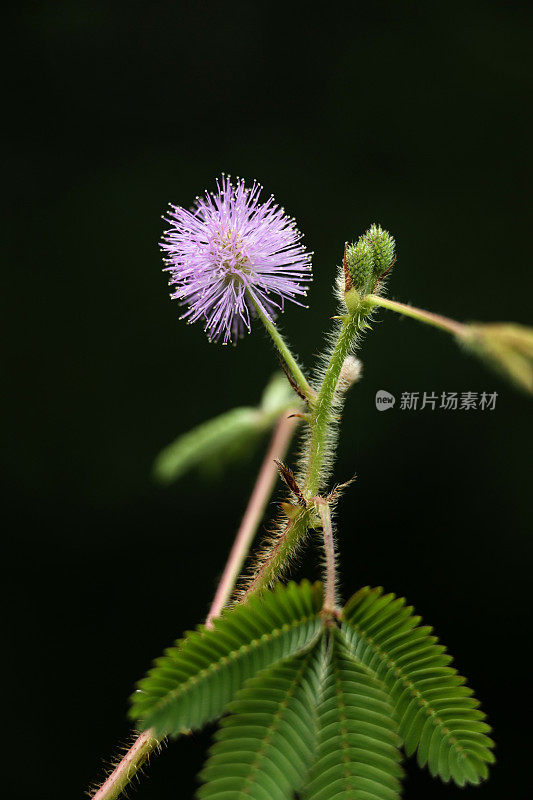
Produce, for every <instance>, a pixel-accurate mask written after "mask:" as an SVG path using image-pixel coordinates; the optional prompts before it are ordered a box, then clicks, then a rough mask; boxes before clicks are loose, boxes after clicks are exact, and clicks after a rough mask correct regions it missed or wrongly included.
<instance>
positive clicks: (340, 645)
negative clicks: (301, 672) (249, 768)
mask: <svg viewBox="0 0 533 800" xmlns="http://www.w3.org/2000/svg"><path fill="white" fill-rule="evenodd" d="M317 714H318V742H317V753H316V761H315V764H314V765H313V768H312V769H311V772H310V775H309V780H308V782H307V785H306V786H305V787H304V789H303V792H302V795H303V797H304V798H305V800H334V799H335V800H394V799H395V798H398V797H399V796H400V778H401V776H402V774H403V770H402V767H401V765H400V762H401V754H400V751H399V749H398V748H399V745H400V743H401V742H400V737H399V736H398V734H397V732H396V722H395V719H394V713H393V710H392V707H391V705H390V701H389V698H388V696H387V694H386V693H385V692H384V690H383V689H382V688H381V686H380V685H379V683H378V682H377V681H376V679H375V678H374V676H373V674H372V672H371V671H370V670H368V669H367V668H366V667H364V666H362V665H361V664H359V663H357V661H356V660H355V659H354V658H353V657H352V655H351V654H350V652H349V651H348V648H347V647H346V643H345V641H344V638H343V636H342V634H341V633H340V632H339V631H338V630H337V629H334V630H333V631H332V633H331V639H330V641H329V643H328V648H327V652H326V663H325V674H324V676H323V680H322V697H321V700H320V702H319V705H318V709H317Z"/></svg>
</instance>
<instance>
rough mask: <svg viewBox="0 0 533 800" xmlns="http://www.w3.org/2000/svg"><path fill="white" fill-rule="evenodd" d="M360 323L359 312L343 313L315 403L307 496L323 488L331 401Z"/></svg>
mask: <svg viewBox="0 0 533 800" xmlns="http://www.w3.org/2000/svg"><path fill="white" fill-rule="evenodd" d="M360 326H361V317H360V316H359V315H358V314H353V315H352V314H346V315H345V316H343V318H342V325H341V329H340V331H339V336H338V338H337V341H336V343H335V347H334V349H333V352H332V354H331V357H330V360H329V363H328V366H327V368H326V372H325V374H324V379H323V381H322V385H321V386H320V391H319V393H318V397H317V398H316V400H315V402H314V403H313V409H312V414H311V420H310V423H309V424H310V427H311V441H310V446H309V455H308V461H307V468H306V477H305V485H304V488H303V491H304V494H305V496H306V498H307V499H309V498H310V497H312V496H313V495H316V494H317V493H318V492H319V490H320V476H321V472H322V468H323V465H324V458H325V455H326V452H325V451H326V437H327V433H328V428H329V426H330V424H331V405H332V403H333V397H334V394H335V389H336V387H337V383H338V381H339V375H340V372H341V369H342V365H343V364H344V359H345V358H346V356H347V355H348V353H349V352H350V350H351V347H352V344H353V340H354V338H355V335H356V333H357V331H358V330H359V328H360Z"/></svg>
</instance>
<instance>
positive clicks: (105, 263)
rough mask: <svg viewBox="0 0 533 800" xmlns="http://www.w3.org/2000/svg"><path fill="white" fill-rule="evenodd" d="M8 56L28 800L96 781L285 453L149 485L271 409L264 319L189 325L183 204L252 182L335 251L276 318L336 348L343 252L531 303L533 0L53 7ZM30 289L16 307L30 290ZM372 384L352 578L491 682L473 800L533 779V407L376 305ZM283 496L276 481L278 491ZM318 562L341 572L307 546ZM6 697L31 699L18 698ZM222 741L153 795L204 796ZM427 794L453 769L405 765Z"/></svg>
mask: <svg viewBox="0 0 533 800" xmlns="http://www.w3.org/2000/svg"><path fill="white" fill-rule="evenodd" d="M13 9H14V10H13V11H12V12H11V13H10V14H8V16H7V24H6V31H7V33H8V43H7V50H5V51H4V54H5V55H6V54H7V61H6V66H5V68H4V70H3V89H4V96H5V102H4V108H5V109H7V112H8V113H7V125H4V128H3V137H4V145H3V148H2V150H3V157H4V159H5V167H4V178H5V187H6V188H5V190H4V191H5V199H6V200H7V203H6V211H5V213H4V216H3V218H4V222H6V223H7V225H6V232H5V235H4V237H3V238H4V242H5V243H6V245H7V247H6V258H5V275H6V278H7V283H8V290H9V292H10V293H12V296H13V298H14V299H13V301H10V302H9V303H8V304H7V305H8V308H7V318H8V327H7V334H6V337H5V341H6V343H7V345H8V358H7V366H6V371H5V374H6V378H7V386H8V388H9V394H8V396H9V400H10V403H9V406H8V408H7V412H6V414H5V421H6V422H7V424H6V426H5V427H6V434H7V437H6V438H7V441H6V447H5V449H4V452H5V462H4V474H5V477H6V486H7V493H6V500H5V502H4V511H5V514H6V516H7V514H8V513H9V512H10V511H12V512H13V517H12V520H13V521H12V522H10V523H9V524H8V525H7V526H6V529H7V538H6V544H5V548H4V554H5V555H6V560H5V566H4V574H5V576H6V580H7V583H8V586H9V588H10V600H11V601H12V602H11V603H10V606H9V612H8V613H9V619H10V624H9V644H10V653H11V655H10V658H9V662H8V664H9V671H10V675H9V676H8V681H7V683H6V684H5V686H4V691H5V693H6V699H7V701H8V703H7V706H4V708H5V713H6V716H5V718H4V725H5V727H6V728H7V729H8V733H9V737H10V739H11V741H12V743H13V744H14V745H15V746H14V752H13V755H11V756H10V758H9V760H7V761H6V763H5V764H4V778H3V781H4V784H5V783H6V782H7V783H8V784H10V785H9V791H8V795H9V797H12V798H21V799H22V798H24V799H26V798H34V797H40V798H57V797H65V798H67V797H69V798H72V797H75V796H80V797H81V796H82V794H83V790H84V789H85V788H86V787H87V786H88V785H89V783H90V782H91V781H92V780H93V779H96V778H97V777H98V774H99V772H100V773H102V771H103V769H104V768H103V766H102V765H103V761H104V760H105V759H106V758H107V757H111V755H112V753H113V752H114V749H115V747H116V744H117V742H118V741H119V740H121V739H124V738H126V737H127V735H128V724H127V722H126V716H125V714H126V708H127V702H126V701H127V697H128V694H129V693H130V691H131V689H132V687H133V684H134V682H135V680H136V679H138V678H139V677H140V676H141V675H142V674H143V672H144V671H145V669H146V668H147V666H148V665H149V663H150V660H151V658H153V657H155V656H156V655H158V654H159V653H160V651H161V650H162V649H163V647H164V646H166V645H167V644H169V643H170V642H171V641H172V639H173V638H174V637H175V636H177V635H179V634H180V633H181V631H183V630H184V629H186V628H188V627H191V626H193V625H195V624H196V623H197V622H198V621H200V620H202V618H203V617H204V615H205V614H206V611H207V609H208V606H209V603H210V600H211V598H212V595H213V591H214V588H215V586H216V581H217V576H218V575H219V574H220V571H221V569H222V566H223V564H224V560H225V556H226V553H227V551H228V548H229V545H230V542H231V539H232V535H233V532H234V531H235V528H236V526H237V524H238V521H239V518H240V515H241V513H242V511H243V509H244V506H245V503H246V497H247V493H248V492H249V491H250V489H251V487H252V485H253V479H254V474H255V472H256V470H257V468H258V466H259V464H260V460H261V453H260V452H259V451H258V452H257V453H256V454H255V455H254V456H253V457H252V458H251V459H250V460H249V461H248V462H247V463H245V464H243V465H241V466H239V467H237V468H235V469H233V470H231V471H229V470H228V472H227V473H226V474H225V475H224V476H223V477H222V478H221V480H220V481H219V482H217V483H215V484H209V483H208V482H206V481H202V480H199V479H197V478H196V477H194V476H191V477H188V478H186V479H183V480H182V481H181V482H180V483H179V484H177V485H175V486H172V487H170V488H168V489H161V488H158V487H156V486H154V484H153V483H152V481H151V478H150V465H151V461H152V459H153V457H154V455H155V454H156V453H157V452H158V450H159V449H160V448H161V447H162V446H163V445H165V444H166V443H167V442H168V441H170V440H171V439H172V438H173V437H174V436H175V435H177V434H178V433H180V432H183V431H185V430H186V429H188V428H189V427H191V426H192V425H194V424H195V423H198V422H200V421H202V420H203V419H205V418H207V417H208V416H211V415H213V414H215V413H218V412H221V411H223V410H225V409H227V408H230V407H232V406H234V405H240V404H249V403H251V404H253V403H255V402H256V401H257V399H258V397H259V394H260V391H261V389H262V386H263V385H264V383H265V382H266V380H267V378H268V376H269V375H270V373H271V372H272V370H273V368H274V361H273V354H272V350H271V347H270V345H269V343H268V342H267V341H266V338H265V336H264V334H263V332H262V331H260V330H258V329H256V330H255V331H254V334H253V335H252V336H250V337H246V339H245V340H243V341H242V342H241V343H240V344H239V346H238V347H237V348H235V349H234V348H231V347H229V348H223V347H220V346H216V345H210V344H209V343H208V342H207V340H206V338H205V336H204V334H203V332H202V329H201V327H200V326H198V325H197V326H190V327H187V326H185V325H184V324H183V323H181V322H179V321H178V307H177V305H176V304H174V303H171V302H170V301H169V299H168V291H167V286H166V278H165V276H164V275H163V274H162V273H161V272H160V256H159V253H158V247H157V242H158V239H159V237H160V233H161V230H162V222H161V219H160V215H161V214H162V213H163V212H164V209H165V206H166V204H167V202H169V201H172V202H174V203H177V204H183V205H185V206H188V205H190V203H191V202H192V200H193V198H194V196H195V195H196V194H198V193H200V192H202V191H203V190H204V188H213V186H214V180H215V178H216V176H217V175H218V174H220V172H221V171H223V170H225V171H227V172H230V173H232V174H233V175H241V176H244V177H246V178H247V179H253V178H257V179H259V180H260V181H261V182H262V183H263V184H264V186H265V193H266V194H270V192H273V193H274V194H275V196H276V198H277V199H278V200H279V201H280V202H281V203H282V204H283V205H284V206H285V207H286V208H287V210H288V211H289V212H290V213H291V214H294V215H295V216H296V218H297V220H298V224H299V226H300V228H301V229H302V230H303V231H304V232H305V234H306V243H307V245H308V246H309V248H310V249H312V250H314V251H315V257H314V273H315V282H314V284H313V288H312V291H311V293H310V306H311V307H310V310H308V311H304V310H301V309H298V308H296V307H294V308H291V309H290V311H289V312H288V313H287V314H286V315H285V317H284V319H283V328H284V331H285V333H286V335H287V336H288V337H289V339H290V340H291V342H292V343H293V345H294V348H295V349H296V351H297V352H298V353H299V354H300V356H301V357H302V358H303V359H304V361H305V363H306V364H308V365H312V364H313V361H314V354H315V353H316V352H317V351H318V349H319V348H320V347H321V336H322V332H323V331H324V330H325V328H326V327H327V325H328V324H329V317H330V316H331V315H332V314H334V313H335V302H334V300H333V297H332V292H331V286H332V283H333V280H334V276H335V266H336V264H338V263H339V261H340V258H341V255H342V248H343V243H344V241H345V240H346V239H351V238H353V237H355V236H357V235H358V234H360V233H361V232H362V231H363V230H364V229H365V228H366V227H367V226H368V225H369V223H370V222H372V221H379V222H381V223H382V224H383V225H384V226H386V227H388V228H389V229H390V230H391V231H392V232H393V233H394V235H395V236H396V238H397V242H398V256H399V259H398V264H397V267H396V268H395V272H394V275H393V277H392V280H391V282H390V293H391V296H393V297H395V298H397V299H401V300H404V301H411V302H413V303H417V304H419V305H421V306H423V307H426V308H429V309H433V310H436V311H440V312H442V313H446V314H449V315H450V316H452V317H455V318H458V319H480V320H507V319H513V320H515V321H517V322H522V323H527V322H528V321H529V317H530V314H529V311H530V299H529V294H528V293H529V292H530V291H531V288H532V287H531V278H530V275H531V272H530V259H531V254H530V250H531V246H530V233H529V220H530V212H531V208H530V206H529V205H528V201H529V191H530V178H531V174H530V171H529V172H528V170H529V169H530V163H528V155H529V150H530V137H531V126H530V121H529V120H528V119H527V108H528V105H529V104H530V87H531V70H530V66H531V65H530V63H528V59H529V52H530V41H529V32H528V27H529V26H530V24H531V13H530V11H529V10H527V4H524V5H523V6H522V5H519V4H512V3H509V4H504V3H501V2H481V1H480V2H470V1H467V2H453V0H452V1H451V2H446V3H431V2H401V3H398V2H390V3H387V2H370V3H367V4H366V5H363V6H358V5H355V4H346V5H343V4H324V5H321V6H319V7H316V8H314V10H312V9H311V7H310V6H309V5H307V4H303V3H302V4H299V3H285V4H282V5H279V6H278V5H275V4H273V3H260V2H239V1H238V0H236V1H235V2H233V3H231V4H230V5H228V4H226V3H205V2H190V3H180V2H163V1H162V0H152V1H151V2H139V1H133V2H128V3H124V2H98V0H86V1H85V2H84V1H83V0H70V2H52V1H50V2H46V3H41V2H33V3H18V4H14V5H13ZM17 298H18V299H17ZM361 357H362V359H363V361H364V370H365V371H364V379H363V380H362V382H361V383H360V384H359V385H358V386H357V387H356V388H354V389H353V390H352V392H351V395H350V396H349V398H348V402H347V406H346V412H345V417H344V421H343V427H342V438H341V442H340V451H339V458H338V462H337V466H336V470H335V479H336V480H343V479H346V478H347V477H349V476H351V475H352V474H353V472H354V471H356V472H357V474H358V478H357V482H356V483H355V485H354V486H353V487H351V489H350V491H349V492H348V493H347V494H346V496H345V498H344V499H343V502H342V505H341V506H340V508H339V514H338V524H339V540H340V546H341V564H342V587H343V592H344V596H345V597H348V596H349V595H350V594H351V593H352V592H353V591H354V590H355V589H356V588H357V587H358V586H360V585H362V584H366V583H371V584H383V585H384V586H385V587H386V588H387V589H388V590H390V591H395V592H397V593H401V594H405V595H406V596H407V597H408V599H409V601H410V602H411V603H413V604H414V605H415V606H416V608H417V610H418V611H419V612H420V613H422V614H423V616H424V618H425V619H426V620H429V621H431V623H432V624H434V625H435V627H436V630H437V632H438V633H439V635H440V636H441V637H442V639H443V641H445V642H446V643H447V645H448V646H449V648H450V650H451V652H452V653H454V654H455V656H456V662H457V665H458V667H459V669H460V670H461V671H463V672H464V673H466V674H467V675H468V677H469V679H470V681H471V683H472V685H473V686H474V687H475V689H476V692H477V694H478V695H479V697H480V698H481V699H482V701H483V703H484V706H485V708H486V710H487V711H488V713H489V716H490V720H491V722H492V723H493V725H494V728H495V738H496V740H497V757H498V764H497V766H496V768H495V769H494V771H493V776H492V778H491V780H490V781H489V782H488V783H487V784H485V785H484V786H483V787H482V788H477V789H476V788H469V789H465V790H463V791H462V793H461V796H463V797H465V798H466V797H480V798H482V797H484V798H487V800H488V798H497V797H498V798H499V797H502V796H507V795H510V796H511V795H512V796H513V797H519V796H523V794H525V784H524V781H525V779H526V778H525V776H526V773H527V772H528V771H529V766H530V763H529V762H530V745H531V743H530V742H529V743H528V742H527V738H526V737H527V736H528V728H529V727H530V726H528V724H527V720H526V719H525V716H526V708H525V704H526V701H527V696H528V690H529V686H530V667H529V663H528V661H527V660H526V657H525V651H526V649H527V642H528V634H527V629H528V620H529V610H528V605H529V592H528V589H529V587H528V582H529V580H530V572H531V546H530V538H529V536H530V533H531V529H530V524H529V511H530V496H529V495H530V493H529V491H528V489H529V486H530V480H529V478H530V474H529V460H530V452H531V440H530V438H529V436H528V434H529V430H530V428H529V413H530V405H529V400H528V399H527V398H526V397H525V396H524V395H521V394H519V393H518V392H516V391H515V390H514V389H513V388H511V387H510V386H508V385H507V384H506V383H505V382H503V381H502V380H501V379H500V378H499V377H497V376H495V375H493V374H492V373H490V372H487V371H486V370H485V368H484V366H483V365H481V364H478V363H477V362H475V361H473V360H471V359H469V358H468V357H466V356H465V355H463V354H461V352H460V351H459V350H458V349H457V347H456V346H455V345H454V343H453V341H451V339H450V338H449V337H447V336H445V335H444V334H441V333H439V332H437V331H434V330H431V329H425V328H423V327H421V326H418V325H416V324H415V323H414V322H411V321H402V320H400V319H399V318H396V317H394V316H393V315H392V314H389V313H385V312H382V313H380V315H379V321H378V322H377V324H376V325H375V329H374V332H373V333H372V334H371V335H369V336H367V338H366V340H365V342H364V346H363V349H362V353H361ZM377 389H387V390H389V391H391V392H393V393H394V394H396V396H397V397H399V395H400V393H401V392H402V391H421V392H423V391H436V392H441V391H443V390H445V391H459V392H463V391H478V392H481V391H497V392H498V399H497V405H496V409H495V411H493V412H480V411H472V412H459V411H456V412H444V411H438V410H435V411H430V410H427V409H426V410H424V411H416V412H408V411H400V410H399V408H398V404H397V406H396V408H395V409H394V410H392V411H388V412H387V413H379V412H377V411H376V409H375V405H374V396H375V392H376V390H377ZM279 496H280V495H279V492H278V497H279ZM300 573H305V574H307V575H309V576H313V575H316V574H317V568H316V563H315V560H314V559H309V560H308V561H305V563H304V565H303V567H302V569H301V570H300ZM11 701H14V702H13V710H12V711H7V707H9V706H10V703H11ZM209 736H210V732H207V733H202V734H194V735H191V736H190V737H188V738H186V739H183V740H182V741H179V742H177V743H173V744H172V745H171V746H169V748H168V750H167V751H166V752H165V753H164V755H163V756H161V757H160V758H157V759H155V760H154V762H153V763H152V765H151V767H150V769H149V773H150V779H143V781H142V782H141V785H140V787H139V789H138V790H137V791H136V793H135V796H136V797H138V798H142V800H150V799H151V798H158V800H164V798H173V797H177V796H179V797H183V798H187V797H191V796H192V793H193V790H194V786H195V773H196V772H197V770H198V769H199V767H200V764H201V761H202V758H203V754H204V752H205V747H206V746H207V744H208V741H209ZM408 773H409V777H408V780H407V785H406V797H409V798H416V797H427V796H428V795H429V796H431V797H435V798H453V797H459V795H460V790H459V789H457V788H455V787H453V786H443V785H441V784H440V783H438V782H437V781H432V780H431V779H430V777H429V775H428V774H427V772H420V771H418V770H417V769H416V768H415V767H414V765H412V764H411V763H409V764H408Z"/></svg>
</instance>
